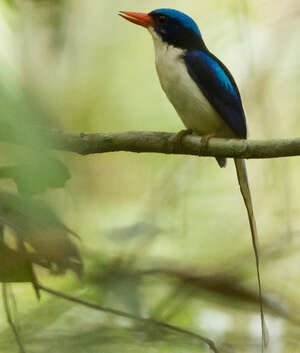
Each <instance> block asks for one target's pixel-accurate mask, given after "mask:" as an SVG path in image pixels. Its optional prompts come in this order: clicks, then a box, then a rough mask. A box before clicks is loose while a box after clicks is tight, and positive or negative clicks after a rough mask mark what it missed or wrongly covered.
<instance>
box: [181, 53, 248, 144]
mask: <svg viewBox="0 0 300 353" xmlns="http://www.w3.org/2000/svg"><path fill="white" fill-rule="evenodd" d="M184 60H185V63H186V65H187V69H188V72H189V74H190V76H191V77H192V79H193V80H194V81H195V82H196V84H197V85H198V87H199V88H200V90H201V92H202V93H203V94H204V96H205V97H206V99H207V100H208V101H209V102H210V104H211V105H212V106H213V107H214V108H215V110H216V111H217V112H218V113H219V115H220V116H221V117H222V118H223V119H224V120H225V121H226V123H227V124H228V125H229V126H230V128H231V129H232V130H233V132H234V133H235V134H236V136H237V137H239V138H247V127H246V118H245V113H244V109H243V105H242V100H241V96H240V93H239V90H238V87H237V85H236V83H235V81H234V79H233V77H232V75H231V74H230V72H229V70H228V69H227V68H226V66H225V65H224V64H223V63H222V62H221V61H220V60H219V59H218V58H216V57H215V56H214V55H213V54H211V53H210V52H208V51H202V50H194V51H193V50H191V51H188V52H187V53H186V55H185V57H184Z"/></svg>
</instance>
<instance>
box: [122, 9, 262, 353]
mask: <svg viewBox="0 0 300 353" xmlns="http://www.w3.org/2000/svg"><path fill="white" fill-rule="evenodd" d="M119 15H120V16H121V17H123V18H124V19H126V20H128V21H130V22H132V23H134V24H137V25H140V26H143V27H145V28H146V29H147V30H148V31H149V32H150V34H151V36H152V38H153V42H154V49H155V66H156V71H157V74H158V77H159V81H160V84H161V87H162V89H163V91H164V92H165V94H166V96H167V98H168V99H169V101H170V102H171V103H172V105H173V107H174V108H175V110H176V112H177V114H178V116H179V117H180V119H181V120H182V122H183V124H184V125H185V127H186V129H187V130H185V131H184V130H183V131H182V132H179V133H178V135H177V136H178V137H179V139H178V140H179V141H180V140H181V139H182V137H183V136H184V135H185V134H187V133H193V134H196V135H199V136H201V137H202V138H201V141H204V142H205V144H207V143H208V141H209V139H210V138H211V137H218V138H238V139H247V125H246V115H245V111H244V108H243V103H242V98H241V95H240V92H239V89H238V86H237V84H236V82H235V80H234V78H233V76H232V74H231V73H230V71H229V70H228V68H227V67H226V66H225V65H224V64H223V63H222V62H221V60H219V59H218V58H217V57H216V56H215V55H214V54H213V53H212V52H210V51H209V49H208V48H207V46H206V44H205V42H204V40H203V37H202V33H201V32H200V30H199V27H198V25H197V24H196V22H195V21H194V20H193V19H192V18H191V17H190V16H188V15H186V14H185V13H183V12H180V11H178V10H175V9H169V8H161V9H156V10H154V11H151V12H149V13H140V12H129V11H120V13H119ZM216 159H217V162H218V164H219V166H220V167H225V166H226V158H219V157H217V158H216ZM234 162H235V167H236V172H237V177H238V182H239V185H240V190H241V194H242V196H243V200H244V203H245V206H246V209H247V214H248V219H249V224H250V229H251V236H252V245H253V249H254V255H255V261H256V269H257V280H258V292H259V299H260V300H259V301H260V316H261V329H262V351H263V350H264V347H265V346H266V345H267V341H268V334H267V328H266V324H265V319H264V310H263V297H262V284H261V276H260V254H259V246H258V235H257V227H256V221H255V216H254V211H253V203H252V198H251V192H250V187H249V182H248V176H247V169H246V163H245V161H244V160H243V159H234Z"/></svg>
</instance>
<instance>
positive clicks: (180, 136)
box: [173, 129, 193, 153]
mask: <svg viewBox="0 0 300 353" xmlns="http://www.w3.org/2000/svg"><path fill="white" fill-rule="evenodd" d="M192 133H193V130H192V129H186V130H180V131H179V132H178V133H177V134H176V136H175V143H174V147H173V152H174V153H176V152H180V150H181V148H182V139H183V138H184V136H186V135H191V134H192Z"/></svg>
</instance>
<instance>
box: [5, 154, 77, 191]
mask: <svg viewBox="0 0 300 353" xmlns="http://www.w3.org/2000/svg"><path fill="white" fill-rule="evenodd" d="M7 178H8V179H13V180H14V182H15V183H16V185H17V188H18V191H19V193H20V194H23V195H33V194H38V193H42V192H45V191H46V190H47V189H49V188H61V187H63V186H64V185H65V183H66V182H67V181H68V180H69V179H70V173H69V170H68V168H67V167H66V166H65V165H64V164H63V163H62V162H60V161H59V160H57V159H53V158H43V159H41V158H36V159H35V160H32V161H31V163H28V164H22V165H16V166H11V167H10V166H9V167H2V168H0V179H7Z"/></svg>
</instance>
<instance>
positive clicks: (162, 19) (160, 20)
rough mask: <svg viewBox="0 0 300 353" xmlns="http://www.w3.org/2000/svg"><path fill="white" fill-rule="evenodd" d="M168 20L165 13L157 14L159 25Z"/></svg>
mask: <svg viewBox="0 0 300 353" xmlns="http://www.w3.org/2000/svg"><path fill="white" fill-rule="evenodd" d="M167 22H168V17H167V16H165V15H159V16H158V23H159V24H160V25H164V24H166V23H167Z"/></svg>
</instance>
